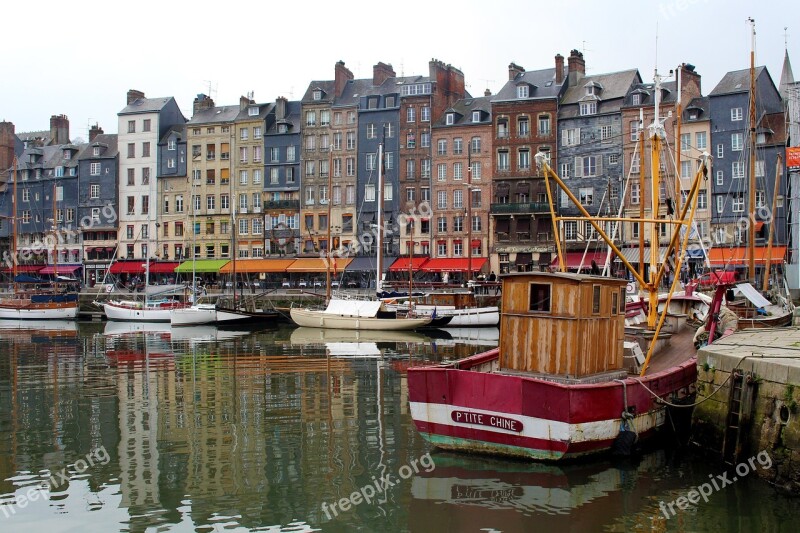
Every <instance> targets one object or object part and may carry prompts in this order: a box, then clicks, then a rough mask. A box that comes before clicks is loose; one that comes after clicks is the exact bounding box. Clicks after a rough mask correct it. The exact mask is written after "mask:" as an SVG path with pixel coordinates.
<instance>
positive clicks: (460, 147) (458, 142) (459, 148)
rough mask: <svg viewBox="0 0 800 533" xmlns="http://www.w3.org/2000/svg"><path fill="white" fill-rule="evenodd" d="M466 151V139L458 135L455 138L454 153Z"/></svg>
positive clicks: (459, 153)
mask: <svg viewBox="0 0 800 533" xmlns="http://www.w3.org/2000/svg"><path fill="white" fill-rule="evenodd" d="M463 152H464V139H462V138H461V137H456V138H455V139H453V155H461V154H462V153H463Z"/></svg>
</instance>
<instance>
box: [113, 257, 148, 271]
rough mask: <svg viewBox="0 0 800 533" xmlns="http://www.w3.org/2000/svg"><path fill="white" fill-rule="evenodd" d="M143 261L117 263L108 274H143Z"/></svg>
mask: <svg viewBox="0 0 800 533" xmlns="http://www.w3.org/2000/svg"><path fill="white" fill-rule="evenodd" d="M144 264H145V261H143V260H139V261H117V262H116V263H114V264H113V265H111V268H109V269H108V272H109V273H111V274H144Z"/></svg>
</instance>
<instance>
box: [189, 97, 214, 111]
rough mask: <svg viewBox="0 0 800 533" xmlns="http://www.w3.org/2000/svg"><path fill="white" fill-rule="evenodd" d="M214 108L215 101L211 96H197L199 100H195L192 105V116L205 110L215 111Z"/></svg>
mask: <svg viewBox="0 0 800 533" xmlns="http://www.w3.org/2000/svg"><path fill="white" fill-rule="evenodd" d="M213 108H214V100H213V99H212V98H211V97H210V96H206V95H204V94H203V93H200V94H198V95H197V98H195V99H194V102H193V103H192V115H196V114H197V113H198V112H200V111H203V110H204V109H213Z"/></svg>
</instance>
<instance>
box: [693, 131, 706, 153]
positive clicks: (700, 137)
mask: <svg viewBox="0 0 800 533" xmlns="http://www.w3.org/2000/svg"><path fill="white" fill-rule="evenodd" d="M694 143H695V145H696V146H697V149H698V150H705V149H706V146H707V137H706V132H704V131H698V132H697V133H695V134H694Z"/></svg>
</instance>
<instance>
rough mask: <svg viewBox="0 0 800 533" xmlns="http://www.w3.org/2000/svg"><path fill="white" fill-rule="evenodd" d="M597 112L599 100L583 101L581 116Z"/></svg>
mask: <svg viewBox="0 0 800 533" xmlns="http://www.w3.org/2000/svg"><path fill="white" fill-rule="evenodd" d="M595 114H597V102H581V116H585V115H595Z"/></svg>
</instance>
